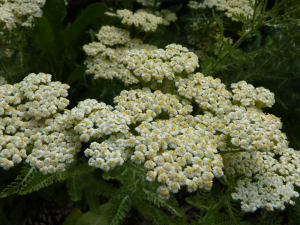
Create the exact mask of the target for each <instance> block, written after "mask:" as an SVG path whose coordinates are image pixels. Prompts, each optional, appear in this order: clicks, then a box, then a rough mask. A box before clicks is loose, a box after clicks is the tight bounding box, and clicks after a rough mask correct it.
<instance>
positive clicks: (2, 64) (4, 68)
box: [0, 61, 8, 74]
mask: <svg viewBox="0 0 300 225" xmlns="http://www.w3.org/2000/svg"><path fill="white" fill-rule="evenodd" d="M0 66H1V68H2V69H3V71H4V72H5V73H6V74H7V73H8V71H7V69H6V67H5V65H4V63H3V62H2V61H0Z"/></svg>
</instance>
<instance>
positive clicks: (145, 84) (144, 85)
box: [131, 73, 148, 87]
mask: <svg viewBox="0 0 300 225" xmlns="http://www.w3.org/2000/svg"><path fill="white" fill-rule="evenodd" d="M131 75H132V76H134V77H135V78H136V79H138V80H139V82H140V83H141V84H142V85H143V87H148V85H147V83H146V82H145V81H143V80H142V79H141V78H139V77H138V76H136V75H134V74H133V73H131Z"/></svg>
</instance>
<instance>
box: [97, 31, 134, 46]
mask: <svg viewBox="0 0 300 225" xmlns="http://www.w3.org/2000/svg"><path fill="white" fill-rule="evenodd" d="M96 37H97V38H98V40H99V41H100V43H102V44H104V45H108V46H113V45H117V44H121V45H123V44H125V43H127V42H129V40H130V33H129V32H128V31H127V30H123V29H121V28H116V27H114V26H103V27H101V29H100V31H99V33H98V34H96Z"/></svg>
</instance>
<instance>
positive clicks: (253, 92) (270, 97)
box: [231, 81, 275, 108]
mask: <svg viewBox="0 0 300 225" xmlns="http://www.w3.org/2000/svg"><path fill="white" fill-rule="evenodd" d="M231 88H232V89H233V90H232V92H233V93H234V95H233V97H232V98H233V103H234V104H237V103H240V104H241V105H242V106H244V107H249V106H256V107H257V108H263V107H272V105H273V104H274V103H275V98H274V93H271V92H270V91H269V90H268V89H265V88H263V87H259V88H254V87H253V85H251V84H247V83H246V82H245V81H240V82H239V83H236V84H231Z"/></svg>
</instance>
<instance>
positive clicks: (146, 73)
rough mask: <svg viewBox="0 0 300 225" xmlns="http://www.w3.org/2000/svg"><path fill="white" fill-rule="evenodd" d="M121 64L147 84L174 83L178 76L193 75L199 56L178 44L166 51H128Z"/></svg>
mask: <svg viewBox="0 0 300 225" xmlns="http://www.w3.org/2000/svg"><path fill="white" fill-rule="evenodd" d="M121 62H122V63H123V65H124V66H125V68H127V69H128V70H130V72H131V73H132V74H133V76H134V77H136V78H137V79H139V80H141V82H147V83H149V82H157V83H162V82H163V80H166V81H167V80H170V81H172V80H174V78H175V76H176V75H180V74H184V73H185V74H189V73H192V72H193V71H194V70H195V69H196V68H197V67H199V64H198V58H197V56H196V55H195V54H194V53H192V52H189V51H188V49H187V48H185V47H183V46H181V45H176V44H171V45H168V46H166V50H163V49H157V50H150V51H148V50H146V49H142V50H137V49H134V50H128V51H125V52H124V57H123V58H122V59H121Z"/></svg>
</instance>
